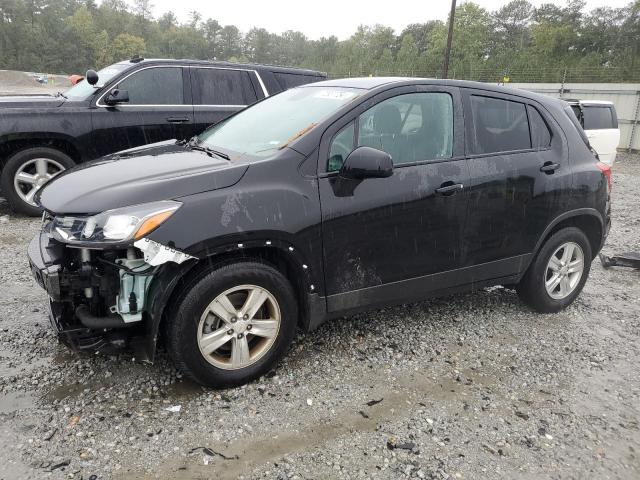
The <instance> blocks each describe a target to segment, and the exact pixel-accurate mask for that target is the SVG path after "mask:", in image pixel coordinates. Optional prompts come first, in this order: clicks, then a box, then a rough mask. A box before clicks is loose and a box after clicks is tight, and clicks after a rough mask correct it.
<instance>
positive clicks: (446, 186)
mask: <svg viewBox="0 0 640 480" xmlns="http://www.w3.org/2000/svg"><path fill="white" fill-rule="evenodd" d="M463 188H464V185H462V184H461V183H452V182H445V183H443V184H442V186H441V187H440V188H436V193H437V194H438V195H454V194H455V193H456V192H457V191H458V190H462V189H463Z"/></svg>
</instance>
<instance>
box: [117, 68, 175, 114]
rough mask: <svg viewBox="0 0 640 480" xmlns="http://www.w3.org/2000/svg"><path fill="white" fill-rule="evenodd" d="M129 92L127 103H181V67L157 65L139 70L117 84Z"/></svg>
mask: <svg viewBox="0 0 640 480" xmlns="http://www.w3.org/2000/svg"><path fill="white" fill-rule="evenodd" d="M118 88H120V89H121V90H127V91H128V92H129V103H128V105H182V104H184V90H183V87H182V68H179V67H162V68H160V67H157V68H146V69H144V70H140V71H138V72H136V73H134V74H133V75H131V76H130V77H127V78H125V79H124V80H123V81H121V82H120V83H119V84H118Z"/></svg>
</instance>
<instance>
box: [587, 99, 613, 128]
mask: <svg viewBox="0 0 640 480" xmlns="http://www.w3.org/2000/svg"><path fill="white" fill-rule="evenodd" d="M582 123H583V125H584V129H585V130H603V129H606V128H617V127H618V125H617V122H616V121H615V116H614V114H613V110H612V109H611V108H610V107H600V106H593V105H584V106H583V107H582Z"/></svg>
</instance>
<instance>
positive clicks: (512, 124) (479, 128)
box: [471, 95, 531, 153]
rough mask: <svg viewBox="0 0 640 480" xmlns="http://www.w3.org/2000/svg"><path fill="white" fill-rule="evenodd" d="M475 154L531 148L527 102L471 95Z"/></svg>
mask: <svg viewBox="0 0 640 480" xmlns="http://www.w3.org/2000/svg"><path fill="white" fill-rule="evenodd" d="M471 112H472V115H473V129H474V131H473V138H472V141H473V145H472V148H473V151H474V153H495V152H508V151H511V150H526V149H530V148H531V138H530V137H529V123H528V121H527V110H526V108H525V105H524V103H520V102H513V101H510V100H503V99H500V98H493V97H484V96H479V95H472V96H471Z"/></svg>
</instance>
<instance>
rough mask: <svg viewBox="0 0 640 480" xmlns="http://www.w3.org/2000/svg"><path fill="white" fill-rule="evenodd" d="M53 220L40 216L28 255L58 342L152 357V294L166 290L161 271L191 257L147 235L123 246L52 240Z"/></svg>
mask: <svg viewBox="0 0 640 480" xmlns="http://www.w3.org/2000/svg"><path fill="white" fill-rule="evenodd" d="M52 224H53V222H52V219H50V218H45V220H44V221H43V228H42V231H41V232H40V233H38V234H37V235H36V236H35V237H34V238H33V239H32V240H31V243H30V244H29V249H28V255H29V263H30V267H31V271H32V274H33V276H34V278H35V279H36V281H37V282H38V284H39V285H40V286H41V287H42V288H44V289H45V290H46V292H47V294H48V295H49V298H50V311H49V317H50V320H51V324H52V326H53V328H54V329H55V330H56V332H57V333H58V336H59V338H60V340H61V341H63V342H64V343H65V344H67V345H68V346H69V347H71V348H72V349H74V350H87V349H92V350H111V349H113V348H122V347H125V346H127V345H128V344H131V346H132V347H134V350H135V351H136V358H141V359H144V358H147V359H150V358H152V356H153V349H154V347H155V336H156V334H157V331H154V326H156V327H157V324H158V322H155V321H154V320H159V319H157V318H155V317H157V316H158V315H160V314H161V311H158V309H157V308H155V309H154V308H152V306H153V305H155V304H157V300H158V299H156V298H154V296H158V295H165V294H166V288H164V287H165V285H163V283H166V275H163V269H166V264H167V263H172V265H173V266H174V267H175V266H176V264H179V263H182V262H186V261H188V260H191V259H193V257H191V256H189V255H187V254H184V253H182V252H178V251H175V250H172V249H170V248H168V247H165V246H162V245H160V244H157V243H155V242H153V241H151V240H147V239H142V240H140V241H137V242H135V244H134V245H130V246H125V247H122V246H120V247H113V248H107V247H104V248H95V249H94V248H86V247H79V246H74V245H70V244H66V243H63V242H61V241H59V239H57V238H55V236H54V235H53V234H52V232H51V229H52ZM170 268H171V267H170ZM154 280H156V285H154V288H152V284H153V283H154ZM150 337H152V338H150Z"/></svg>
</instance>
